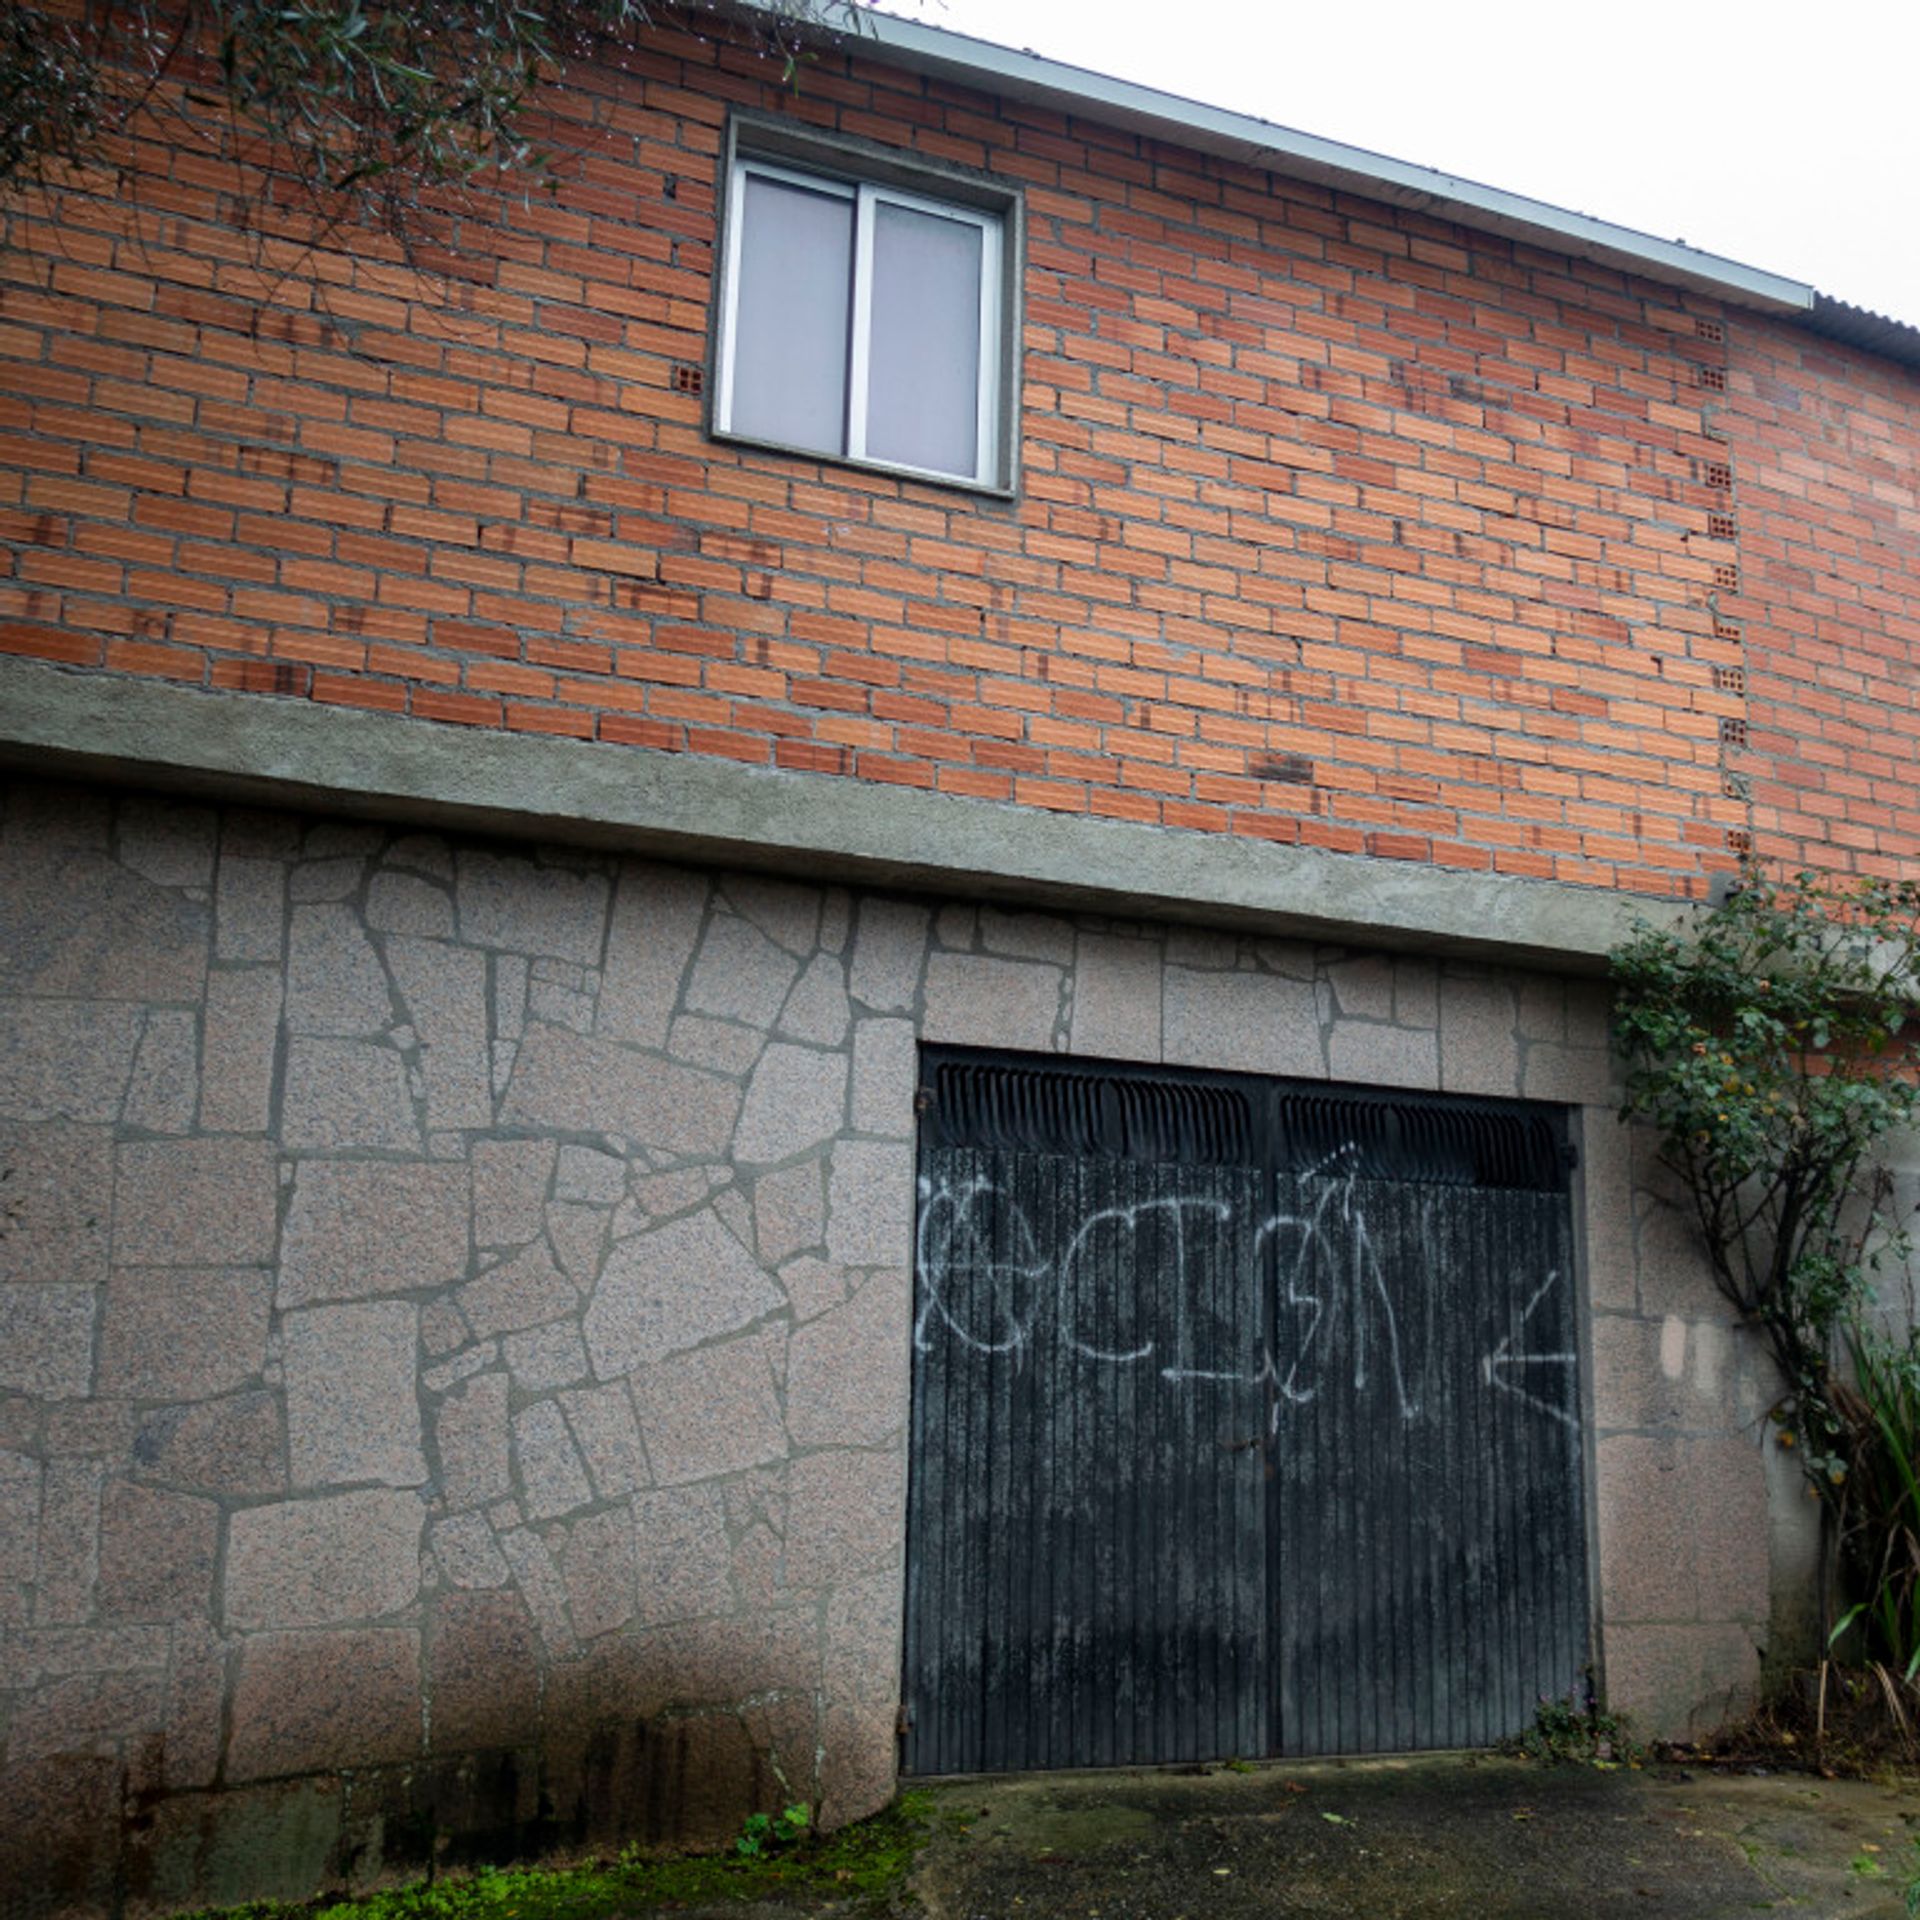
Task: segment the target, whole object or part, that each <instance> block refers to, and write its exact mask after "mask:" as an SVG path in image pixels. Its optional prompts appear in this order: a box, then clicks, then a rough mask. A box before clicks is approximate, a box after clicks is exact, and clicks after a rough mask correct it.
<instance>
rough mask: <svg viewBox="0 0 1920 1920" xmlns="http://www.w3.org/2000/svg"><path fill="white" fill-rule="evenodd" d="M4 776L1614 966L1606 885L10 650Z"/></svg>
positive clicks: (1560, 964) (1352, 938) (1581, 968)
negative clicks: (192, 682) (242, 688)
mask: <svg viewBox="0 0 1920 1920" xmlns="http://www.w3.org/2000/svg"><path fill="white" fill-rule="evenodd" d="M0 762H3V763H4V764H6V765H9V766H12V767H15V768H19V769H23V770H29V771H39V772H44V773H48V774H52V775H56V776H59V777H63V778H70V779H98V780H105V781H110V782H114V783H117V784H125V783H130V782H137V783H140V784H143V785H147V786H155V787H162V788H166V789H170V790H174V791H190V792H196V793H203V794H207V795H211V796H215V797H221V798H227V799H235V800H244V801H247V802H250V803H254V804H259V805H273V806H299V807H312V808H318V809H321V810H324V811H328V812H334V813H339V812H346V813H353V814H361V815H374V816H379V817H384V818H391V819H398V820H406V821H410V822H418V823H421V824H431V825H438V826H444V827H450V828H457V829H462V830H466V831H471V832H486V833H496V834H503V835H509V836H513V837H517V838H522V839H527V838H532V839H541V840H554V841H566V842H572V843H576V844H586V845H593V846H604V847H616V848H624V849H631V850H633V851H637V852H647V853H653V854H658V855H660V856H662V857H665V858H669V859H681V860H689V861H703V862H707V861H710V862H717V863H724V864H727V865H733V866H747V867H754V868H759V869H763V870H768V871H774V872H787V873H794V874H805V875H808V876H809V877H812V878H814V879H838V880H848V881H860V882H864V883H866V884H869V885H880V886H892V887H901V888H907V889H912V890H916V891H923V892H940V893H949V894H952V893H958V894H971V895H979V896H991V897H994V898H997V899H1004V900H1010V901H1017V902H1022V903H1030V904H1035V905H1049V906H1056V907H1068V908H1073V909H1077V910H1081V911H1091V912H1101V913H1113V914H1125V915H1137V916H1142V917H1146V918H1152V919H1160V920H1178V921H1185V922H1194V923H1202V924H1210V925H1218V926H1233V927H1241V928H1246V929H1251V930H1254V931H1259V932H1264V933H1270V934H1276V935H1286V936H1292V937H1302V936H1304V937H1307V938H1312V939H1321V940H1335V941H1340V942H1343V943H1348V944H1353V945H1366V946H1382V947H1397V948H1417V949H1421V950H1425V951H1429V952H1441V953H1457V954H1462V955H1477V956H1481V957H1485V958H1488V959H1499V960H1503V961H1519V962H1522V963H1530V964H1535V965H1548V966H1552V967H1554V968H1556V969H1559V970H1561V971H1575V972H1598V971H1599V970H1600V969H1601V967H1602V965H1603V962H1604V956H1605V954H1606V952H1607V950H1608V949H1609V948H1610V947H1612V946H1613V945H1615V944H1616V943H1617V942H1618V941H1619V940H1620V939H1621V938H1622V937H1623V936H1624V935H1625V934H1626V933H1627V931H1628V930H1629V928H1630V927H1631V926H1632V924H1633V922H1634V920H1635V918H1636V917H1638V916H1643V915H1644V916H1645V917H1647V918H1650V919H1654V920H1656V921H1660V920H1666V919H1669V918H1671V917H1672V916H1673V914H1674V913H1675V911H1676V909H1674V908H1673V907H1672V906H1670V905H1668V904H1666V903H1662V902H1647V901H1640V900H1636V899H1634V898H1633V897H1631V896H1627V895H1621V894H1616V893H1610V892H1608V891H1606V890H1604V889H1601V888H1594V887H1570V886H1565V885H1562V884H1559V883H1557V882H1552V881H1541V880H1521V879H1510V878H1502V877H1495V876H1490V875H1486V874H1476V873H1460V872H1455V871H1450V870H1448V869H1444V868H1439V867H1432V866H1426V865H1421V864H1418V863H1415V862H1412V861H1401V860H1377V859H1372V858H1367V857H1363V856H1360V855H1355V854H1341V853H1328V852H1324V851H1321V850H1319V849H1315V848H1304V847H1286V846H1275V845H1272V844H1269V843H1267V842H1265V841H1254V840H1243V839H1237V838H1234V837H1233V836H1231V835H1227V834H1206V833H1192V832H1180V831H1172V830H1169V829H1166V828H1160V827H1148V826H1140V825H1134V824H1131V823H1127V822H1122V821H1107V820H1088V819H1085V818H1083V817H1081V816H1078V815H1066V814H1055V813H1048V812H1044V811H1042V810H1041V809H1039V808H1035V807H1022V806H1013V805H1004V804H1000V803H997V802H990V801H982V800H970V799H963V798H959V797H956V796H952V795H944V794H928V793H921V792H916V791H913V790H910V789H902V788H896V787H886V786H879V785H876V784H874V783H871V782H868V781H861V780H852V779H846V778H841V777H836V776H832V775H826V774H813V773H784V772H775V771H772V770H770V769H768V768H764V767H749V766H741V765H738V764H736V763H734V762H732V761H727V760H720V759H714V758H709V757H706V756H702V755H696V754H679V753H659V752H653V751H649V750H646V749H643V748H637V747H625V746H613V745H605V744H599V743H593V742H586V741H579V740H569V739H560V738H553V737H549V736H545V735H533V734H503V733H493V732H478V731H473V730H469V729H467V728H464V727H454V726H446V725H440V724H436V723H433V722H427V721H420V720H410V719H406V718H403V717H401V716H399V715H395V714H387V713H370V712H362V711H358V710H350V709H344V708H332V707H319V706H314V705H312V704H310V703H308V702H305V701H297V700H288V699H276V698H273V697H271V696H267V695H261V694H240V693H224V692H221V693H215V692H208V691H204V690H202V689H200V688H185V687H179V686H174V685H169V684H166V683H164V682H157V681H149V680H132V679H126V678H121V677H118V676H109V675H106V674H100V673H77V672H72V671H69V670H67V669H64V668H59V667H51V666H45V665H42V664H40V663H38V662H29V661H21V660H7V659H0Z"/></svg>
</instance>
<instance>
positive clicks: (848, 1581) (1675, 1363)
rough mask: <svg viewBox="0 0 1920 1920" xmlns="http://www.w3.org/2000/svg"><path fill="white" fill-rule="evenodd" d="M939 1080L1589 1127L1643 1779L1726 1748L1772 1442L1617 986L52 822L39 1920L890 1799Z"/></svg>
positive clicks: (9, 1280) (0, 1881) (37, 1432)
mask: <svg viewBox="0 0 1920 1920" xmlns="http://www.w3.org/2000/svg"><path fill="white" fill-rule="evenodd" d="M922 1037H924V1038H926V1039H928V1040H936V1041H952V1042H964V1043H980V1044H992V1045H1000V1046H1009V1047H1025V1048H1033V1049H1035V1050H1038V1051H1041V1052H1073V1053H1077V1054H1083V1055H1089V1056H1104V1057H1110V1058H1119V1059H1129V1060H1165V1061H1169V1062H1178V1063H1184V1064H1190V1065H1200V1066H1215V1067H1224V1068H1233V1069H1240V1070H1253V1071H1262V1072H1272V1073H1277V1074H1289V1075H1310V1076H1332V1077H1335V1078H1350V1079H1355V1080H1364V1081H1370V1082H1375V1083H1383V1084H1392V1085H1403V1086H1410V1087H1443V1088H1449V1089H1454V1090H1459V1091H1465V1092H1471V1093H1480V1094H1510V1095H1511V1094H1525V1095H1529V1096H1533V1097H1537V1098H1542V1099H1547V1100H1554V1101H1564V1102H1568V1103H1571V1104H1572V1105H1574V1106H1575V1107H1577V1108H1579V1109H1580V1110H1581V1111H1580V1129H1579V1131H1580V1136H1581V1138H1582V1140H1583V1143H1584V1158H1583V1166H1584V1173H1583V1179H1584V1185H1585V1193H1586V1199H1585V1202H1584V1217H1585V1227H1584V1234H1585V1242H1586V1274H1585V1285H1586V1289H1587V1295H1588V1298H1589V1302H1590V1306H1591V1309H1592V1312H1591V1321H1590V1324H1591V1352H1590V1355H1589V1356H1588V1357H1587V1358H1588V1364H1589V1375H1590V1390H1591V1397H1592V1406H1593V1423H1592V1432H1593V1457H1594V1467H1593V1485H1594V1489H1595V1495H1596V1499H1595V1512H1596V1517H1597V1529H1598V1541H1599V1560H1598V1574H1597V1581H1596V1586H1597V1593H1596V1601H1597V1605H1598V1607H1599V1610H1600V1616H1601V1620H1602V1626H1603V1640H1602V1645H1603V1649H1604V1657H1605V1661H1606V1666H1607V1672H1608V1675H1609V1677H1610V1680H1611V1683H1612V1687H1613V1691H1614V1694H1615V1697H1616V1698H1617V1699H1620V1700H1623V1701H1624V1702H1625V1704H1627V1705H1629V1706H1631V1707H1634V1708H1635V1709H1637V1710H1638V1711H1639V1712H1640V1713H1641V1714H1642V1716H1643V1719H1644V1721H1645V1722H1647V1723H1648V1724H1651V1725H1653V1726H1656V1727H1660V1728H1664V1729H1672V1730H1677V1729H1681V1728H1684V1727H1687V1726H1690V1725H1694V1724H1696V1723H1697V1722H1698V1721H1700V1720H1701V1719H1703V1718H1704V1719H1712V1718H1716V1717H1718V1716H1719V1715H1720V1714H1721V1713H1723V1712H1724V1711H1725V1710H1727V1709H1728V1708H1729V1707H1731V1706H1735V1705H1738V1704H1739V1703H1740V1702H1741V1700H1742V1699H1743V1698H1744V1697H1745V1695H1746V1693H1747V1692H1748V1690H1749V1689H1750V1688H1751V1686H1752V1683H1753V1680H1754V1677H1755V1674H1756V1661H1757V1650H1758V1648H1759V1646H1760V1645H1761V1643H1762V1642H1763V1640H1764V1638H1765V1636H1766V1632H1767V1628H1768V1617H1769V1607H1770V1592H1771V1589H1772V1582H1770V1572H1769V1524H1770V1522H1769V1505H1768V1492H1767V1483H1766V1472H1765V1469H1764V1467H1763V1458H1762V1444H1761V1436H1760V1430H1761V1428H1762V1426H1763V1424H1764V1421H1763V1415H1764V1411H1765V1408H1766V1405H1767V1403H1768V1401H1769V1399H1770V1398H1771V1392H1770V1389H1769V1387H1768V1384H1767V1382H1766V1378H1765V1376H1764V1373H1763V1372H1762V1370H1761V1369H1760V1368H1759V1366H1758V1365H1757V1364H1756V1361H1755V1357H1754V1355H1753V1353H1752V1351H1751V1350H1750V1348H1749V1346H1748V1345H1747V1343H1746V1341H1745V1340H1744V1338H1743V1337H1742V1336H1740V1335H1739V1334H1737V1333H1736V1332H1735V1331H1734V1330H1733V1329H1732V1328H1731V1327H1730V1326H1729V1324H1728V1318H1727V1315H1726V1313H1725V1311H1724V1310H1723V1309H1722V1308H1721V1306H1720V1304H1719V1302H1718V1299H1717V1297H1716V1296H1715V1295H1714V1293H1713V1291H1712V1288H1711V1286H1710V1285H1709V1284H1708V1282H1707V1281H1706V1279H1705V1278H1704V1276H1703V1273H1702V1271H1701V1268H1700V1265H1699V1262H1698V1261H1697V1259H1696V1258H1695V1257H1694V1255H1693V1254H1692V1252H1691V1250H1690V1248H1689V1245H1688V1242H1687V1240H1686V1236H1685V1231H1684V1221H1683V1217H1682V1216H1681V1214H1680V1213H1679V1211H1678V1210H1677V1209H1676V1208H1675V1207H1674V1205H1673V1204H1672V1199H1673V1196H1672V1195H1670V1194H1669V1193H1667V1192H1666V1191H1664V1190H1663V1188H1662V1186H1661V1185H1660V1182H1659V1179H1658V1177H1657V1174H1656V1172H1655V1171H1653V1170H1651V1169H1650V1166H1649V1164H1647V1163H1646V1162H1645V1159H1644V1156H1638V1157H1637V1155H1636V1147H1635V1143H1634V1141H1633V1140H1632V1139H1631V1138H1630V1137H1629V1135H1628V1134H1627V1133H1625V1132H1624V1131H1623V1130H1622V1129H1621V1128H1620V1127H1619V1126H1618V1125H1617V1123H1616V1122H1615V1120H1614V1118H1613V1112H1612V1107H1613V1095H1612V1093H1611V1091H1610V1080H1609V1062H1608V1057H1607V1053H1606V1049H1605V1044H1604V993H1603V990H1602V989H1600V988H1598V987H1596V986H1594V985H1592V984H1581V983H1569V982H1565V981H1562V980H1559V979H1555V978H1549V977H1544V976H1538V975H1522V974H1508V973H1500V972H1496V971H1493V970H1490V969H1488V968H1486V967H1484V966H1466V965H1460V964H1452V963H1436V962H1434V961H1432V960H1427V959H1420V958H1406V957H1401V958H1387V957H1381V956H1376V955H1367V954H1355V953H1351V952H1346V951H1341V950H1316V949H1314V948H1311V947H1307V946H1302V945H1294V944H1286V943H1281V942H1274V941H1266V940H1260V939H1254V938H1250V937H1243V936H1237V935H1233V934H1225V933H1219V932H1213V931H1205V930H1195V929H1182V928H1166V927H1160V926H1150V925H1130V924H1119V923H1114V922H1110V921H1101V922H1096V921H1090V920H1082V921H1073V920H1068V919H1064V918H1053V917H1048V916H1046V915H1040V914H1032V913H1007V912H1001V911H998V910H996V909H995V908H994V907H992V906H989V905H974V904H958V903H952V902H947V903H942V902H939V901H923V900H917V899H906V898H897V897H888V896H883V895H878V894H873V895H867V894H861V893H858V892H854V891H849V890H847V889H845V888H840V887H812V886H806V885H799V884H793V883H791V882H784V881H774V880H769V879H762V878H754V877H750V876H746V875H740V874H717V875H709V874H703V873H697V872H691V871H684V870H680V869H675V868H670V867H665V866H660V865H655V864H650V863H648V862H645V861H641V860H637V859H619V858H616V857H612V856H607V855H601V854H585V853H580V852H575V851H569V850H568V849H566V848H562V847H548V848H533V849H529V848H522V847H514V846H508V845H505V844H499V845H471V844H466V843H460V842H453V841H449V840H448V839H446V838H442V837H438V836H436V835H433V834H428V833H423V832H420V831H417V830H413V829H410V828H398V827H396V828H394V829H392V830H382V829H380V828H378V827H372V826H367V825H364V824H342V823H339V822H334V821H328V820H323V819H301V818H295V817H292V816H288V815H279V814H265V813H259V812H250V811H242V810H232V809H215V808H212V807H206V806H199V805H189V804H180V803H174V802H169V801H165V800H161V799H157V798H153V797H146V796H120V795H109V794H105V793H98V792H89V791H80V790H74V789H68V788H58V787H52V786H42V785H37V784H27V785H21V786H17V787H15V788H13V789H11V790H10V791H9V792H8V794H7V797H6V800H5V809H4V815H3V816H0V1171H3V1172H4V1176H5V1177H4V1181H3V1182H0V1200H3V1201H4V1206H5V1209H6V1212H5V1223H4V1233H3V1234H0V1634H3V1635H4V1645H3V1651H0V1734H3V1735H4V1742H5V1747H4V1754H5V1759H4V1767H5V1772H4V1778H0V1886H5V1887H8V1888H10V1889H13V1890H15V1891H14V1894H13V1898H14V1899H15V1900H16V1901H17V1902H18V1903H19V1904H20V1905H21V1909H22V1910H23V1911H27V1912H33V1911H39V1910H53V1909H58V1910H62V1911H73V1912H89V1911H104V1910H105V1909H107V1908H108V1907H109V1906H110V1905H112V1904H113V1903H114V1902H116V1901H118V1900H123V1901H124V1902H125V1903H126V1910H127V1911H130V1912H133V1913H148V1912H158V1911H163V1910H166V1909H170V1908H174V1907H179V1906H186V1905H190V1904H197V1903H203V1902H216V1901H227V1900H234V1899H238V1898H242V1897H248V1896H256V1895H283V1896H298V1895H305V1894H309V1893H311V1892H314V1891H316V1890H318V1889H321V1888H323V1887H326V1886H329V1885H335V1884H341V1883H349V1884H366V1883H370V1882H372V1881H375V1880H377V1879H379V1878H380V1877H381V1876H382V1875H383V1874H387V1873H391V1872H393V1871H398V1870H406V1869H409V1868H410V1867H412V1866H414V1865H416V1864H417V1863H418V1862H419V1861H420V1859H421V1858H422V1857H423V1855H424V1854H425V1853H426V1852H427V1851H428V1850H429V1849H432V1848H436V1847H437V1848H438V1849H439V1850H440V1852H441V1854H442V1857H443V1858H450V1859H455V1860H457V1859H460V1858H468V1857H475V1856H478V1855H481V1854H484V1853H487V1852H490V1851H492V1852H502V1851H509V1850H520V1851H530V1850H539V1849H563V1848H568V1847H583V1846H596V1845H611V1844H616V1843H618V1842H620V1841H623V1840H626V1839H629V1838H635V1837H638V1838H641V1839H658V1838H665V1837H673V1838H682V1839H703V1838H705V1839H711V1838H715V1837H717V1836H719V1835H721V1834H723V1833H724V1832H726V1831H728V1830H730V1829H732V1828H733V1827H734V1826H735V1825H736V1824H737V1822H738V1821H739V1819H740V1817H741V1815H742V1814H743V1813H744V1812H745V1811H746V1810H747V1809H748V1808H750V1807H752V1806H755V1805H761V1806H764V1805H768V1804H775V1803H779V1802H783V1801H787V1800H793V1799H804V1800H816V1799H817V1800H818V1801H819V1802H820V1804H821V1806H822V1809H823V1812H824V1816H825V1817H826V1818H827V1819H829V1820H839V1819H844V1818H847V1817H850V1816H853V1815H856V1814H860V1813H863V1812H865V1811H867V1810H868V1809H870V1808H872V1807H874V1806H875V1805H877V1804H878V1803H880V1802H881V1801H882V1800H884V1799H885V1798H886V1796H887V1795H888V1793H889V1792H890V1791H891V1789H892V1785H893V1779H894V1765H895V1716H896V1712H897V1707H898V1673H899V1644H898V1643H899V1633H900V1620H901V1607H902V1581H903V1563H904V1545H903V1513H904V1501H905V1474H906V1454H905V1431H906V1415H907V1401H908V1389H909V1335H910V1293H909V1272H908V1265H909V1257H910V1250H911V1238H912V1219H913V1143H912V1135H913V1125H914V1110H913V1094H914V1088H915V1072H916V1051H915V1050H916V1044H917V1040H918V1039H919V1038H922ZM1786 1491H1787V1494H1788V1495H1789V1496H1790V1495H1791V1492H1792V1489H1791V1485H1790V1483H1789V1484H1788V1485H1787V1488H1786ZM1780 1504H1781V1505H1782V1510H1783V1511H1784V1512H1785V1513H1786V1516H1787V1517H1786V1519H1785V1520H1783V1521H1781V1522H1780V1523H1779V1524H1778V1525H1777V1526H1776V1528H1775V1539H1774V1547H1773V1554H1774V1559H1775V1560H1776V1562H1777V1563H1778V1564H1779V1565H1781V1566H1786V1565H1787V1564H1788V1563H1789V1561H1790V1560H1791V1557H1792V1555H1793V1554H1795V1553H1797V1552H1799V1551H1800V1542H1801V1534H1800V1532H1799V1531H1796V1527H1795V1524H1794V1522H1795V1516H1796V1513H1797V1510H1796V1509H1794V1508H1793V1506H1792V1502H1791V1499H1790V1498H1789V1499H1787V1500H1786V1501H1785V1502H1784V1503H1780Z"/></svg>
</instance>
